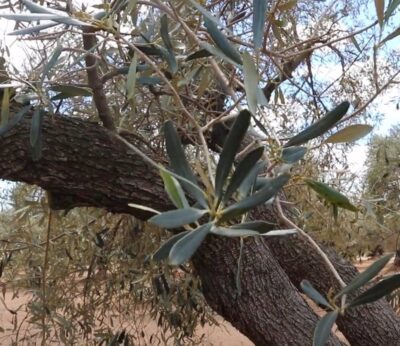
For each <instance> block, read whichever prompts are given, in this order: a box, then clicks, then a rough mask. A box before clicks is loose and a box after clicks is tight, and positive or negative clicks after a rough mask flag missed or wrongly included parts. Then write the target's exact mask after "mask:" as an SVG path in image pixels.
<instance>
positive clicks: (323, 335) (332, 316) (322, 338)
mask: <svg viewBox="0 0 400 346" xmlns="http://www.w3.org/2000/svg"><path fill="white" fill-rule="evenodd" d="M338 315H339V312H338V311H332V312H329V313H327V314H326V315H325V316H324V317H322V318H321V319H320V321H319V322H318V324H317V327H316V328H315V331H314V340H313V346H325V345H326V342H327V341H328V339H329V335H330V334H331V329H332V326H333V324H334V323H335V322H336V319H337V317H338Z"/></svg>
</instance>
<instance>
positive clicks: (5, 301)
mask: <svg viewBox="0 0 400 346" xmlns="http://www.w3.org/2000/svg"><path fill="white" fill-rule="evenodd" d="M372 262H373V260H365V261H362V262H357V263H355V264H356V266H357V267H358V268H359V270H361V271H362V270H363V269H365V268H366V267H368V266H369V265H370V264H371V263H372ZM398 271H399V269H398V268H396V267H395V266H394V265H393V264H392V263H390V264H389V265H388V266H387V267H386V268H385V269H384V270H383V272H382V273H381V276H386V275H389V274H393V273H395V272H398ZM3 293H5V294H4V295H3V294H1V295H0V345H1V346H8V345H12V344H13V340H15V338H14V337H13V335H15V327H14V326H15V325H14V324H15V322H16V319H17V322H18V323H17V324H18V325H19V324H20V322H21V321H22V320H23V319H24V317H25V316H26V314H25V313H24V309H25V304H26V303H27V302H28V301H29V299H30V295H29V293H25V294H20V295H19V296H18V297H13V296H12V294H11V293H10V292H3ZM310 305H311V306H312V303H311V304H310ZM312 307H313V309H314V310H315V311H316V312H317V313H318V314H319V315H322V314H323V311H321V310H318V308H317V307H315V306H312ZM217 321H218V322H219V323H220V324H221V325H222V327H217V326H213V327H210V326H206V327H204V328H201V327H199V329H198V335H203V334H204V335H205V337H204V342H203V345H206V346H225V345H226V346H228V345H229V346H251V345H253V343H252V342H251V341H250V340H249V339H248V338H246V337H245V336H244V335H242V334H240V333H239V332H238V331H237V330H236V329H235V328H233V327H232V326H231V325H230V324H229V323H228V322H226V321H224V320H223V319H222V318H220V317H218V318H217ZM27 327H28V324H23V325H22V327H21V330H20V336H21V337H22V336H23V335H24V334H25V335H26V334H31V333H32V330H28V328H27ZM1 328H3V329H4V330H6V331H5V332H1ZM13 329H14V331H13ZM7 330H10V331H7ZM156 330H157V324H156V322H155V321H154V320H151V319H148V321H146V326H145V327H144V330H143V331H144V333H145V334H146V335H151V334H152V333H153V332H154V331H156ZM336 333H337V335H338V336H339V337H340V339H342V340H343V341H345V338H344V337H343V335H341V333H340V332H338V331H336ZM39 344H40V342H39V341H37V340H36V341H35V340H25V341H22V342H21V341H20V342H18V345H27V346H34V345H39ZM51 344H52V345H57V344H59V343H51ZM144 344H145V343H144Z"/></svg>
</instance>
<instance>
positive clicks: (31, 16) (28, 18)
mask: <svg viewBox="0 0 400 346" xmlns="http://www.w3.org/2000/svg"><path fill="white" fill-rule="evenodd" d="M0 17H1V18H4V19H10V20H15V21H19V22H33V21H37V20H56V19H60V18H61V19H62V18H64V17H61V16H59V15H56V14H46V13H25V14H22V13H10V14H7V13H2V14H0Z"/></svg>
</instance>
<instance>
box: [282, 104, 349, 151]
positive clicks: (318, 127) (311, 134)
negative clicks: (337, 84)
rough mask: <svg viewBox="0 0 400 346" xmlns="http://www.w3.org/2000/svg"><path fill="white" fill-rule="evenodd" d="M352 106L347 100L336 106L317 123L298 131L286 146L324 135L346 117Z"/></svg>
mask: <svg viewBox="0 0 400 346" xmlns="http://www.w3.org/2000/svg"><path fill="white" fill-rule="evenodd" d="M349 107H350V103H349V102H347V101H345V102H342V103H341V104H340V105H338V106H337V107H335V108H334V109H333V110H331V111H330V112H328V113H327V114H326V115H325V116H324V117H322V118H321V119H320V120H318V121H317V122H316V123H314V124H312V125H310V126H308V127H307V128H306V129H304V130H303V131H301V132H300V133H298V134H297V135H296V136H294V137H292V138H291V139H289V141H288V142H287V143H286V144H285V147H291V146H294V145H300V144H303V143H306V142H308V141H309V140H310V139H313V138H316V137H319V136H321V135H323V134H324V133H325V132H326V131H328V130H329V129H331V128H332V127H333V126H335V124H336V123H337V122H338V121H339V120H340V119H342V118H343V117H344V115H345V114H346V112H347V110H348V109H349Z"/></svg>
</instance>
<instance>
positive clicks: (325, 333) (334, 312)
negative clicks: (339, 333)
mask: <svg viewBox="0 0 400 346" xmlns="http://www.w3.org/2000/svg"><path fill="white" fill-rule="evenodd" d="M392 257H393V254H388V255H386V256H384V257H382V258H380V259H379V260H377V261H376V262H374V263H373V264H372V265H371V266H369V267H368V268H367V269H366V270H365V271H364V272H362V273H360V274H358V275H357V276H355V277H354V278H353V280H352V281H351V282H350V283H349V284H347V285H346V286H345V287H344V288H343V289H341V290H340V291H339V292H338V293H337V294H336V295H335V296H334V297H333V298H330V297H328V298H327V299H326V298H325V297H324V296H323V295H322V294H321V293H319V292H318V291H317V290H316V289H315V288H314V287H313V286H312V285H311V283H310V282H308V281H307V280H303V281H302V282H301V284H300V286H301V288H302V290H303V292H304V293H305V294H306V295H307V296H308V297H309V298H311V299H312V300H313V301H314V302H315V303H317V304H320V305H323V306H324V307H325V308H326V309H328V310H330V312H328V313H327V314H326V315H325V316H324V317H323V318H322V319H321V320H320V321H319V322H318V324H317V326H316V328H315V332H314V342H313V345H321V346H323V345H325V344H326V342H327V340H328V338H329V334H330V331H331V329H332V326H333V324H334V323H335V321H336V319H337V317H338V315H339V313H345V312H346V310H348V309H352V308H354V307H356V306H360V305H363V304H368V303H372V302H374V301H376V300H378V299H380V298H382V297H385V296H387V295H389V294H390V293H392V292H393V291H395V290H396V289H398V288H399V287H400V275H393V276H391V277H389V278H386V279H384V280H382V281H380V282H378V283H377V284H375V285H373V286H372V287H369V288H368V289H366V290H364V292H362V293H361V294H358V295H356V294H355V293H356V292H357V290H359V289H360V288H365V286H366V285H367V284H368V283H369V282H370V281H371V280H372V279H373V278H375V277H376V276H377V275H378V274H379V272H380V271H381V270H382V269H383V267H384V266H385V265H386V264H387V263H388V262H389V260H390V259H391V258H392ZM348 294H352V299H351V301H350V302H346V298H348V297H347V295H348ZM343 298H344V299H343ZM339 299H340V302H338V300H339Z"/></svg>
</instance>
